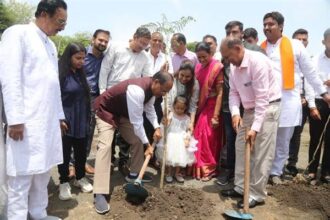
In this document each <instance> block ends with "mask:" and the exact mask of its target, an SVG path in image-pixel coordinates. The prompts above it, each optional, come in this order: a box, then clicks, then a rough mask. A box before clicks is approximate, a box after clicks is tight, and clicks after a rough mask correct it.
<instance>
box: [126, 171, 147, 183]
mask: <svg viewBox="0 0 330 220" xmlns="http://www.w3.org/2000/svg"><path fill="white" fill-rule="evenodd" d="M137 177H138V176H132V175H131V174H130V173H129V174H128V175H127V176H126V177H125V180H126V181H127V182H129V183H134V181H135V180H136V179H137ZM142 182H143V183H150V182H152V177H151V176H149V175H148V174H146V173H145V174H144V175H143V178H142Z"/></svg>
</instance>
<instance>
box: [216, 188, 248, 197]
mask: <svg viewBox="0 0 330 220" xmlns="http://www.w3.org/2000/svg"><path fill="white" fill-rule="evenodd" d="M221 195H222V196H224V197H233V198H242V197H243V196H242V195H241V194H239V193H238V192H236V191H235V190H234V189H225V190H221Z"/></svg>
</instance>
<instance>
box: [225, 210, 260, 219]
mask: <svg viewBox="0 0 330 220" xmlns="http://www.w3.org/2000/svg"><path fill="white" fill-rule="evenodd" d="M225 215H226V216H229V217H231V218H236V219H253V215H252V214H250V213H242V212H238V211H236V210H227V211H225Z"/></svg>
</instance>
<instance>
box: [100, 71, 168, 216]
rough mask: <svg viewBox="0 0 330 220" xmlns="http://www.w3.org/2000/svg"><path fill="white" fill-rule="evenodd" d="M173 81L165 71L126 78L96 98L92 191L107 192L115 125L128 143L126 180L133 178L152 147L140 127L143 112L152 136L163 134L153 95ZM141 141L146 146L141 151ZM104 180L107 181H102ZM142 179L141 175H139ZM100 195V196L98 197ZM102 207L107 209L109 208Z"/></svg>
mask: <svg viewBox="0 0 330 220" xmlns="http://www.w3.org/2000/svg"><path fill="white" fill-rule="evenodd" d="M172 85H173V77H172V76H171V75H170V74H168V73H166V72H161V71H160V72H158V73H156V74H155V75H154V76H153V77H142V78H137V79H129V80H125V81H123V82H120V83H118V84H117V85H114V86H112V87H111V88H109V89H108V90H106V91H105V92H104V93H102V94H101V95H100V96H99V97H98V98H97V99H96V100H95V104H94V108H95V110H96V126H97V128H98V131H99V132H100V133H99V145H98V154H97V158H96V161H95V168H96V169H97V170H98V172H95V174H94V176H95V178H99V180H102V181H99V182H98V183H96V182H94V193H95V194H99V195H108V194H109V192H110V187H109V183H110V166H111V150H108V149H107V146H108V143H111V142H112V140H113V136H114V132H115V129H118V130H119V132H120V133H121V135H122V137H123V138H124V140H125V141H126V142H127V143H129V144H130V145H131V147H130V154H131V163H130V174H129V175H128V176H127V178H126V180H127V181H128V182H134V181H135V180H136V179H137V177H138V174H139V172H140V169H141V167H142V165H143V162H144V154H145V155H148V154H150V155H152V154H153V150H154V149H153V147H152V146H151V144H150V143H149V141H148V138H147V136H146V133H145V130H144V128H143V112H145V113H146V117H147V119H148V120H149V121H150V123H151V124H152V125H153V127H154V128H155V132H154V135H153V136H154V140H155V141H158V140H159V139H160V138H161V137H162V135H161V132H160V129H159V123H158V121H157V116H156V112H155V108H154V101H155V97H160V96H163V95H165V94H166V93H167V92H168V91H169V90H170V89H171V88H172ZM143 145H145V146H146V147H147V149H146V151H145V152H144V148H143ZM104 182H105V183H106V184H104ZM142 182H143V179H142ZM101 198H102V197H101ZM106 205H107V206H108V207H105V209H106V210H110V207H109V205H108V204H106Z"/></svg>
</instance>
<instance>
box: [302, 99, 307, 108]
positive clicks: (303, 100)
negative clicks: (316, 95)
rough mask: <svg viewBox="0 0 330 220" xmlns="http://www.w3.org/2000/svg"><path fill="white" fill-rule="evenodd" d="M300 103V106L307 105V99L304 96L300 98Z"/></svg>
mask: <svg viewBox="0 0 330 220" xmlns="http://www.w3.org/2000/svg"><path fill="white" fill-rule="evenodd" d="M301 105H302V106H306V105H307V100H306V99H305V98H304V97H302V98H301Z"/></svg>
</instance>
